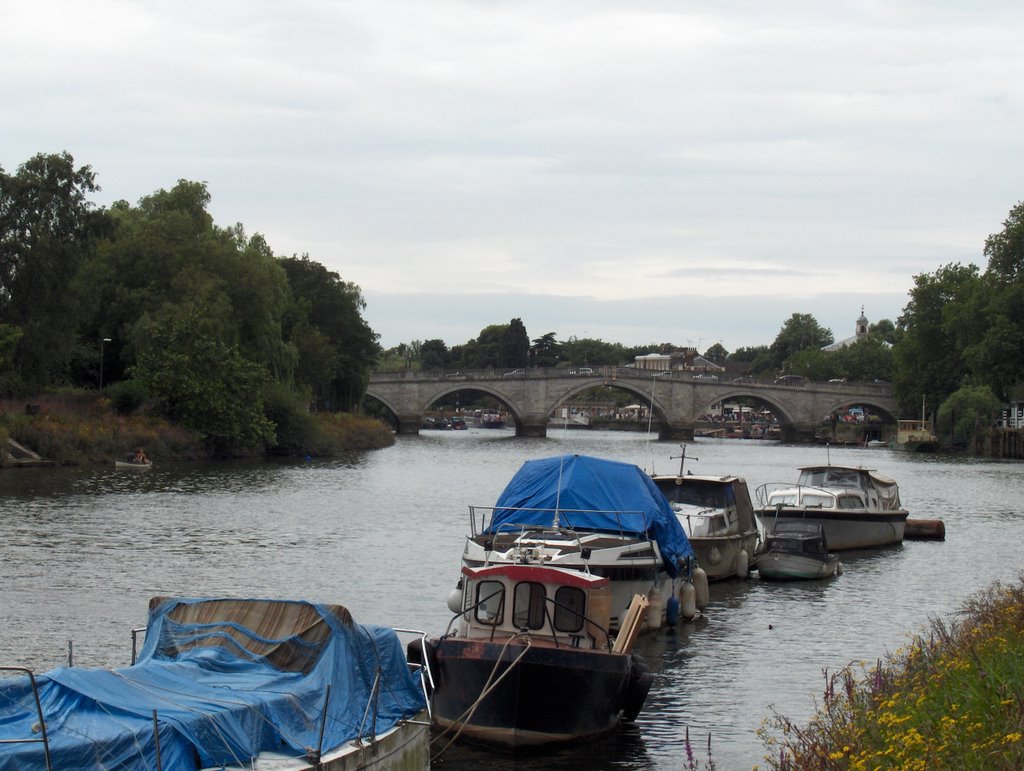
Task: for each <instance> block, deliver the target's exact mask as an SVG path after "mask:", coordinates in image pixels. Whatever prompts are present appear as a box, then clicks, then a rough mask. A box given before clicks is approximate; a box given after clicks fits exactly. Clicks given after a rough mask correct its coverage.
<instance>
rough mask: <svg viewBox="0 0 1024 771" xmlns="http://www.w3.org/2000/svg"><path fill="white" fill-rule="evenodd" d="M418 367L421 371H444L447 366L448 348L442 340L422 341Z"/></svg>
mask: <svg viewBox="0 0 1024 771" xmlns="http://www.w3.org/2000/svg"><path fill="white" fill-rule="evenodd" d="M420 365H421V366H422V367H423V369H445V368H447V366H448V346H447V345H445V344H444V340H439V339H434V340H424V341H423V345H421V346H420Z"/></svg>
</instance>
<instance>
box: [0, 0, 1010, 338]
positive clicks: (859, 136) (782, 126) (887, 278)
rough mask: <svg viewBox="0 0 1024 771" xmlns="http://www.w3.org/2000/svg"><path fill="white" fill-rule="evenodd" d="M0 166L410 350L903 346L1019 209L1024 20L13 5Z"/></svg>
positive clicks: (436, 3)
mask: <svg viewBox="0 0 1024 771" xmlns="http://www.w3.org/2000/svg"><path fill="white" fill-rule="evenodd" d="M3 19H4V24H3V30H4V32H3V38H4V55H3V57H2V58H0V103H2V104H3V119H2V120H0V166H2V167H3V168H4V169H5V170H6V171H8V172H10V173H13V172H14V171H15V170H16V169H17V167H18V166H19V165H20V164H22V163H24V162H25V161H26V160H28V159H29V158H31V157H32V156H34V155H35V154H37V153H50V152H57V153H59V152H64V151H67V152H69V153H71V154H72V155H73V156H74V158H75V162H76V164H78V165H85V164H88V165H89V166H91V167H92V169H93V170H94V171H95V172H96V174H97V181H98V183H99V185H100V186H101V188H102V191H101V192H100V193H98V194H97V195H96V196H95V197H94V199H93V200H94V201H95V202H96V203H97V204H98V205H103V206H106V205H109V204H110V203H112V202H113V201H116V200H127V201H129V202H132V203H136V202H137V201H138V200H139V199H141V198H142V197H144V196H146V195H149V194H151V193H153V192H155V191H157V190H160V189H169V188H171V187H173V186H174V185H175V184H176V182H177V181H178V180H179V179H188V180H194V181H203V182H205V183H206V184H207V186H208V190H209V193H210V195H211V199H212V200H211V203H210V207H209V211H210V213H211V215H212V216H213V218H214V221H215V222H216V224H218V225H220V226H224V227H228V226H232V225H234V224H235V223H241V224H242V225H244V227H245V229H246V232H248V233H261V234H263V236H264V237H265V238H266V240H267V242H268V244H269V245H270V247H271V248H272V249H273V250H274V252H275V253H276V254H279V255H293V254H299V255H301V254H308V255H309V256H310V258H311V259H313V260H315V261H317V262H320V263H322V264H324V265H326V266H327V267H328V268H329V269H331V270H333V271H336V272H337V273H338V274H339V275H340V276H341V278H342V279H344V280H345V281H349V282H352V283H354V284H356V285H357V286H359V287H360V289H361V291H362V294H363V298H364V299H365V301H366V308H365V310H364V314H363V315H364V318H365V319H366V320H367V322H368V323H369V325H370V326H371V327H372V328H373V329H374V330H375V331H376V332H378V333H379V334H380V342H381V344H382V345H383V346H384V347H385V348H388V347H392V346H395V345H398V344H399V343H403V342H410V341H413V340H428V339H436V338H439V339H442V340H444V341H445V342H446V343H447V344H448V345H457V344H460V343H463V342H466V341H467V340H469V339H471V338H474V337H476V336H477V334H478V333H479V332H480V330H481V329H482V328H484V327H486V326H488V325H491V324H504V323H508V321H509V320H511V319H513V318H520V319H522V321H523V323H524V325H525V326H526V329H527V333H528V335H529V336H530V337H531V338H537V337H540V336H541V335H544V334H547V333H550V332H553V333H555V335H556V337H557V339H559V340H567V339H569V338H571V337H579V338H585V337H589V338H599V339H602V340H605V341H607V342H617V343H622V344H623V345H627V346H634V345H643V344H646V343H662V342H672V343H676V344H677V345H694V346H697V347H699V348H700V349H701V350H702V351H703V350H706V348H707V347H709V346H710V345H713V344H714V343H721V344H722V345H723V346H725V348H726V349H727V350H730V351H732V350H735V349H736V348H739V347H745V346H755V345H766V344H770V343H771V342H772V341H773V340H774V339H775V336H776V335H777V334H778V332H779V330H780V329H781V328H782V326H783V324H784V323H785V322H786V320H787V319H788V318H790V317H791V316H792V315H793V314H794V313H809V314H811V315H813V316H814V317H815V319H816V320H817V321H818V322H819V323H820V324H821V325H822V326H824V327H826V328H828V329H831V330H832V333H833V335H834V336H835V338H836V339H837V340H838V339H843V338H846V337H849V336H851V335H853V334H854V322H855V320H856V319H857V317H858V316H860V313H861V308H863V309H864V313H865V315H866V316H867V318H868V320H869V321H871V322H875V321H878V320H880V319H883V318H886V319H890V320H892V321H895V320H896V319H897V318H898V316H899V315H900V314H901V313H902V311H903V309H904V307H905V306H906V305H907V302H908V300H909V292H910V290H911V289H912V288H913V286H914V277H915V276H918V275H922V274H927V273H933V272H934V271H936V270H938V269H939V268H940V267H942V266H944V265H946V264H949V263H971V262H973V263H975V264H977V265H978V266H979V267H981V268H984V267H985V264H986V260H985V257H984V254H983V250H984V243H985V239H986V238H987V237H988V236H989V235H990V234H993V233H997V232H999V231H1001V230H1002V227H1003V223H1004V221H1005V220H1006V218H1007V216H1008V214H1009V211H1010V209H1011V208H1013V206H1015V205H1016V204H1017V202H1019V201H1020V200H1022V199H1024V152H1022V145H1024V45H1022V44H1021V32H1022V30H1024V5H1022V4H1020V3H1019V2H1015V1H1014V0H1009V1H1007V2H990V1H989V0H978V1H977V2H971V3H964V2H948V1H947V2H905V1H904V0H885V1H884V2H883V0H860V1H857V2H851V1H849V0H835V1H834V2H830V3H820V2H795V1H792V0H777V1H776V2H771V3H765V2H755V1H753V0H749V1H744V0H735V1H731V2H730V1H729V0H725V1H724V2H715V3H708V2H691V1H689V0H673V1H670V0H665V1H663V2H653V1H647V0H633V1H632V2H628V3H625V2H614V3H613V2H606V1H605V0H586V1H582V0H562V1H561V2H537V1H536V0H479V1H478V0H462V1H461V2H450V1H448V0H409V1H408V2H401V1H398V0H339V1H333V0H291V1H290V2H288V3H281V2H266V1H265V0H245V1H244V2H243V1H242V0H207V1H206V2H194V1H191V0H175V2H169V1H168V0H140V1H136V0H33V2H30V3H15V2H13V0H6V2H4V10H3Z"/></svg>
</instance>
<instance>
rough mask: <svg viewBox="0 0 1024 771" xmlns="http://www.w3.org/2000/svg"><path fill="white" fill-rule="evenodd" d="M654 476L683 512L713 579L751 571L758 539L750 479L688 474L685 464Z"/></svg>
mask: <svg viewBox="0 0 1024 771" xmlns="http://www.w3.org/2000/svg"><path fill="white" fill-rule="evenodd" d="M685 457H686V456H685V451H684V454H683V458H684V459H685ZM652 479H653V480H654V484H655V485H656V486H657V488H658V489H659V490H660V491H661V493H662V494H663V495H664V496H665V497H666V498H667V499H668V502H669V503H670V504H671V506H672V510H673V511H674V512H675V514H676V516H677V517H678V518H679V522H680V523H681V524H682V526H683V529H684V530H685V531H686V537H687V539H688V540H689V541H690V545H691V546H692V547H693V552H694V554H695V555H696V557H697V564H698V565H700V567H701V568H703V569H704V572H705V573H707V577H708V579H709V580H711V581H714V580H718V579H722V578H732V577H738V578H744V577H746V575H747V571H748V569H749V565H750V560H751V559H753V555H754V551H755V549H756V548H757V542H758V533H757V522H756V521H755V519H754V505H753V503H751V500H750V491H749V490H748V489H747V482H746V480H745V479H743V478H741V477H738V476H733V475H726V476H718V477H716V476H703V475H700V476H697V475H694V474H684V473H683V467H682V464H680V467H679V473H678V474H676V475H664V476H653V477H652Z"/></svg>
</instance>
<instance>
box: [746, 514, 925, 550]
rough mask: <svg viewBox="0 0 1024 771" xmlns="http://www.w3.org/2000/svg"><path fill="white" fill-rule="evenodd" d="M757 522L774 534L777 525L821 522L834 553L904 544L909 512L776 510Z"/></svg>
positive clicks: (758, 516)
mask: <svg viewBox="0 0 1024 771" xmlns="http://www.w3.org/2000/svg"><path fill="white" fill-rule="evenodd" d="M757 520H758V522H759V523H760V524H761V527H762V528H763V529H764V531H765V532H771V530H772V528H773V527H774V525H775V523H776V522H784V521H788V520H798V521H802V522H817V523H818V524H820V525H821V526H822V529H824V531H825V538H826V540H827V542H828V548H829V549H830V550H831V551H842V550H844V549H870V548H872V547H875V546H889V545H891V544H898V543H902V542H903V532H904V530H905V528H906V524H907V512H906V511H898V512H897V511H893V512H884V513H882V512H879V513H876V512H858V511H836V510H825V509H801V508H787V507H785V506H782V507H773V508H771V509H770V510H768V511H759V512H758V513H757Z"/></svg>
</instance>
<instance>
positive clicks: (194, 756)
mask: <svg viewBox="0 0 1024 771" xmlns="http://www.w3.org/2000/svg"><path fill="white" fill-rule="evenodd" d="M378 672H379V673H380V677H381V682H380V685H379V690H378V691H376V692H375V691H374V679H375V677H376V676H377V674H378ZM36 681H37V684H38V688H39V696H40V701H41V704H42V709H43V713H44V715H45V720H46V731H47V735H48V739H49V748H50V757H51V762H52V765H53V767H54V768H62V769H63V768H74V769H97V770H99V769H115V768H117V769H126V768H156V767H157V764H156V742H155V738H154V726H153V711H154V710H155V711H156V714H157V721H158V726H159V728H158V731H159V746H160V758H161V762H162V764H163V768H165V769H175V770H176V771H178V770H180V769H196V768H204V767H208V766H217V767H219V766H220V765H221V764H223V765H226V766H233V765H238V766H241V765H246V764H248V763H249V762H250V761H251V759H252V758H254V757H256V756H257V755H259V754H260V753H261V752H263V751H276V752H281V753H285V754H291V755H295V756H297V757H299V756H303V755H305V754H306V752H307V750H308V749H310V748H316V747H318V746H322V748H323V750H324V751H325V752H326V751H327V750H329V749H334V748H337V747H339V746H340V745H342V744H344V743H345V742H346V741H348V740H350V739H353V738H355V737H357V736H364V737H365V736H367V735H370V734H373V733H374V732H376V733H381V732H383V731H386V730H388V729H390V728H391V727H393V726H394V725H395V724H397V723H398V722H399V721H400V720H401V719H403V718H408V717H412V716H413V715H415V714H416V713H418V712H419V711H420V710H422V709H423V708H425V706H426V705H425V702H424V697H423V693H422V690H421V688H420V686H419V684H418V682H417V681H416V679H415V678H414V677H413V676H412V675H411V674H410V672H409V670H408V667H407V666H406V659H405V655H404V651H403V649H402V646H401V644H400V641H399V640H398V637H397V635H396V634H395V632H394V630H392V629H390V628H389V627H377V626H364V625H361V624H356V623H354V622H353V621H352V618H351V616H349V614H348V611H347V610H345V608H343V607H341V606H340V605H319V604H317V605H314V604H311V603H306V602H300V601H290V600H234V599H166V598H156V599H154V600H152V601H151V602H150V617H149V625H148V629H147V633H146V642H145V646H144V648H143V650H142V653H141V655H140V657H139V661H138V663H136V664H134V665H133V666H130V667H126V668H123V669H118V670H106V669H85V668H77V667H61V668H58V669H55V670H53V671H51V672H48V673H47V674H45V675H41V676H39V677H37V678H36ZM328 686H330V698H329V702H328V706H327V719H326V721H322V715H323V708H324V703H325V698H324V697H325V694H326V692H327V688H328ZM375 699H376V717H375V718H374V717H373V715H374V709H373V707H372V706H371V707H370V708H369V709H367V705H368V704H370V705H372V704H373V702H374V700H375ZM367 715H369V717H367ZM374 719H375V720H376V723H375V725H374V724H373V723H372V722H371V721H373V720H374ZM38 723H39V718H38V713H37V711H36V707H35V701H34V699H33V696H32V689H31V686H30V683H29V680H28V677H27V676H22V677H18V678H7V679H6V680H5V681H3V682H2V683H0V738H3V739H25V738H35V739H38V738H40V731H39V725H38ZM322 723H323V730H324V734H323V743H322V745H320V744H319V735H320V730H321V724H322ZM26 768H45V766H44V764H43V750H42V746H41V745H40V744H0V769H2V770H3V771H15V770H17V769H26Z"/></svg>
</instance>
